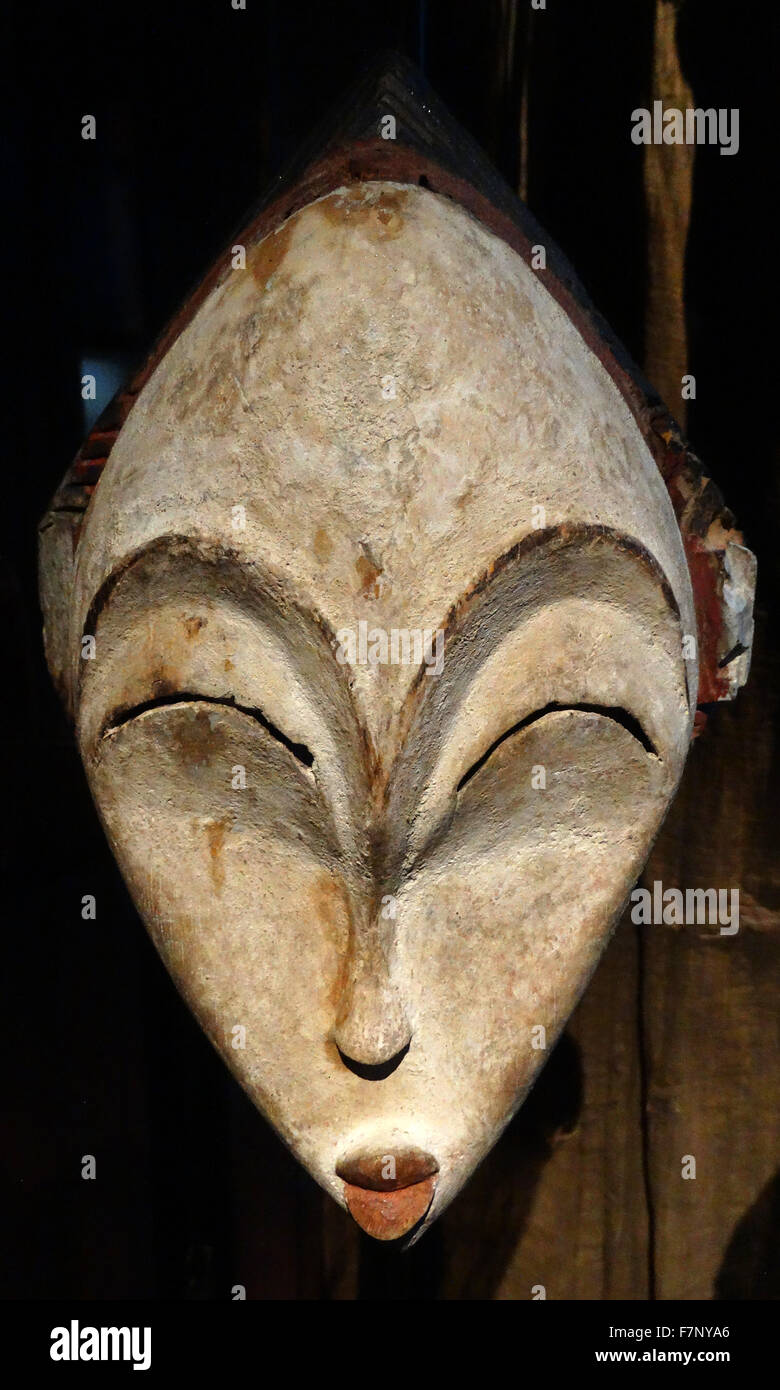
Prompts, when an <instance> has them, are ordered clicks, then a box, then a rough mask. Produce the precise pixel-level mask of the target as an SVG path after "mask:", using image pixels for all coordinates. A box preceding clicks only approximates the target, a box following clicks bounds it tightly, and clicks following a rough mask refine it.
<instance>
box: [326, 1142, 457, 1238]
mask: <svg viewBox="0 0 780 1390" xmlns="http://www.w3.org/2000/svg"><path fill="white" fill-rule="evenodd" d="M438 1173H439V1165H438V1163H437V1162H436V1159H435V1158H434V1157H433V1156H432V1155H431V1154H427V1153H423V1152H422V1150H421V1149H409V1148H407V1149H401V1150H397V1151H395V1152H385V1153H377V1152H373V1153H366V1152H361V1153H358V1154H354V1155H352V1156H351V1157H349V1158H346V1159H344V1160H342V1161H341V1162H340V1163H339V1164H338V1165H337V1167H336V1174H337V1176H338V1177H340V1178H341V1179H342V1181H343V1183H344V1198H345V1201H346V1203H347V1210H348V1211H349V1213H350V1216H352V1218H353V1219H354V1220H355V1221H356V1222H357V1224H358V1226H360V1228H361V1230H363V1231H365V1232H366V1235H369V1236H372V1237H373V1238H374V1240H398V1239H400V1237H401V1236H405V1235H408V1234H409V1232H410V1231H411V1230H412V1229H413V1227H415V1226H417V1225H418V1223H419V1222H420V1221H422V1219H423V1217H424V1216H425V1214H426V1212H427V1211H428V1208H429V1207H430V1205H431V1202H432V1201H433V1194H434V1191H435V1190H436V1180H437V1177H438Z"/></svg>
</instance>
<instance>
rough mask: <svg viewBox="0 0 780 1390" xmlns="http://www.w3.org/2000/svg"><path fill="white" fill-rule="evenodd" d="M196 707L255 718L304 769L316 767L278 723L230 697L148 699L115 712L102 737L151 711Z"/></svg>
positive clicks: (184, 693) (185, 694) (179, 695)
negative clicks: (219, 707) (215, 707)
mask: <svg viewBox="0 0 780 1390" xmlns="http://www.w3.org/2000/svg"><path fill="white" fill-rule="evenodd" d="M193 704H201V705H221V706H224V707H226V708H227V709H232V710H236V711H237V713H239V714H244V715H246V716H247V717H248V718H249V719H253V720H254V721H255V723H256V724H259V725H260V727H261V728H263V729H265V731H266V733H267V734H270V735H271V738H273V739H274V740H275V741H276V742H277V743H279V744H281V745H282V747H283V748H286V749H287V750H288V752H290V753H292V755H293V757H294V758H295V759H296V760H297V761H298V762H299V763H300V764H301V765H302V766H303V767H305V768H307V769H309V768H311V767H312V766H313V764H314V754H313V753H312V752H311V750H310V749H309V748H307V747H306V744H305V743H295V742H294V741H293V740H292V739H291V738H288V736H287V734H284V733H282V731H281V729H278V728H277V727H276V725H275V724H272V723H271V720H270V719H268V718H266V716H265V715H264V714H263V711H262V710H260V709H250V708H249V707H248V706H247V705H239V704H237V703H236V701H235V700H234V699H233V697H232V696H231V695H224V696H216V695H198V694H193V693H192V692H190V691H178V692H177V693H176V694H174V695H162V696H160V697H159V698H158V699H156V700H146V701H145V702H144V703H143V704H141V705H133V706H132V708H131V709H120V710H117V711H115V713H114V714H112V715H111V716H110V717H109V719H108V720H107V721H106V723H105V724H104V725H103V729H102V731H101V738H109V737H110V736H111V735H112V734H114V733H116V731H117V729H121V728H123V727H124V725H125V724H130V723H131V722H132V720H134V719H137V718H138V717H139V715H142V714H146V713H147V712H148V711H149V710H154V709H164V708H166V706H168V705H193Z"/></svg>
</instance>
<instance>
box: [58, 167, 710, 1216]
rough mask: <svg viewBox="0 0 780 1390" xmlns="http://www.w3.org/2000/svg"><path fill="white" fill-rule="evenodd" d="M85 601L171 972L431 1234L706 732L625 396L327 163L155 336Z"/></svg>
mask: <svg viewBox="0 0 780 1390" xmlns="http://www.w3.org/2000/svg"><path fill="white" fill-rule="evenodd" d="M44 568H45V571H46V566H44ZM55 570H56V565H55V564H54V561H50V562H49V570H48V573H49V574H50V575H51V574H52V573H54V572H55ZM47 583H48V586H49V590H51V587H52V583H53V581H52V580H51V578H49V580H46V574H44V600H45V601H46V594H47V592H48V591H47V587H46V585H47ZM69 592H70V598H69V606H68V613H67V622H68V627H67V637H66V639H65V642H64V646H65V647H66V649H67V669H66V670H65V673H64V681H65V684H66V685H67V686H68V688H69V690H70V693H71V703H72V708H73V711H74V715H75V719H76V726H77V732H78V739H79V746H80V749H81V754H82V757H83V760H84V764H85V767H86V770H87V774H88V777H89V782H90V786H91V788H92V792H93V796H94V798H95V802H96V805H97V807H98V810H99V812H100V815H101V818H102V820H103V823H104V825H105V828H106V832H107V834H108V837H109V840H110V843H111V845H112V848H113V850H114V853H115V854H116V857H117V860H118V862H119V864H120V866H121V869H122V872H123V874H124V876H125V878H126V880H127V883H128V885H129V888H130V890H131V892H132V894H133V897H134V899H135V902H136V904H137V907H138V911H139V913H140V914H141V916H142V917H143V918H144V920H145V922H146V924H147V927H148V929H149V931H150V933H151V935H152V937H153V939H154V941H155V943H156V945H157V947H158V949H159V951H160V954H161V956H162V958H163V960H164V961H165V963H166V965H167V967H168V969H169V970H170V972H171V974H172V975H173V977H174V979H175V981H176V983H177V985H178V987H179V989H180V990H181V991H182V993H183V995H184V996H185V998H186V999H187V1001H188V1003H189V1004H190V1006H191V1008H192V1009H193V1011H194V1012H195V1014H196V1015H197V1017H198V1019H199V1020H200V1022H201V1024H202V1026H203V1028H204V1029H205V1030H206V1032H207V1033H208V1035H209V1037H210V1038H211V1039H212V1041H213V1042H214V1045H215V1046H216V1047H217V1048H218V1050H219V1051H220V1052H221V1054H222V1055H223V1057H224V1059H225V1061H226V1062H227V1064H228V1065H229V1067H230V1068H231V1070H232V1071H233V1072H234V1074H235V1076H236V1077H237V1078H238V1080H239V1081H240V1082H241V1084H242V1085H243V1086H244V1087H245V1088H246V1090H247V1091H248V1092H249V1094H250V1095H251V1097H252V1098H253V1100H254V1101H255V1103H256V1104H257V1105H258V1107H259V1108H260V1109H261V1110H262V1111H263V1112H264V1113H265V1114H266V1115H267V1116H268V1118H269V1119H270V1120H271V1122H272V1123H273V1124H274V1126H275V1127H276V1129H277V1130H278V1132H279V1133H280V1135H281V1136H282V1137H283V1139H284V1140H285V1141H286V1142H287V1143H288V1144H289V1146H290V1147H291V1148H292V1150H293V1151H294V1153H295V1154H296V1155H297V1157H298V1158H299V1159H300V1161H301V1162H302V1163H303V1164H304V1165H305V1166H306V1167H307V1168H308V1170H309V1171H310V1172H311V1174H312V1175H313V1177H314V1178H315V1179H316V1180H317V1181H318V1182H319V1183H320V1184H321V1185H322V1186H323V1187H324V1188H325V1189H326V1190H327V1191H328V1192H329V1193H330V1194H331V1195H332V1196H333V1197H334V1198H335V1200H336V1201H337V1202H339V1203H341V1204H346V1205H348V1206H349V1208H350V1210H351V1211H352V1213H353V1215H354V1216H355V1218H356V1219H357V1220H358V1222H359V1223H360V1224H361V1225H362V1226H363V1227H364V1229H366V1230H367V1231H369V1232H370V1233H371V1234H373V1235H377V1236H380V1237H382V1238H394V1237H400V1236H406V1235H408V1234H409V1233H410V1232H413V1233H415V1234H416V1233H418V1232H419V1231H420V1230H422V1229H424V1227H425V1225H427V1224H428V1223H429V1222H431V1221H432V1220H433V1219H434V1218H435V1217H436V1216H437V1215H439V1214H440V1213H441V1212H442V1211H443V1210H444V1208H445V1207H446V1205H447V1204H448V1203H449V1202H450V1201H451V1200H452V1198H453V1197H454V1196H455V1194H456V1193H457V1192H458V1190H459V1188H460V1187H461V1186H462V1184H463V1183H464V1182H465V1181H466V1179H467V1178H468V1177H469V1175H470V1173H471V1172H472V1171H473V1169H474V1167H475V1166H476V1164H477V1163H479V1161H480V1159H481V1158H482V1157H483V1156H484V1154H485V1153H486V1151H487V1150H488V1149H489V1148H490V1146H491V1145H492V1144H493V1143H494V1142H495V1140H496V1138H497V1137H498V1135H499V1134H500V1132H501V1130H502V1128H503V1127H504V1126H505V1125H506V1123H507V1121H508V1120H509V1118H510V1117H511V1115H512V1114H513V1112H514V1110H515V1109H516V1108H517V1106H518V1105H519V1104H520V1102H521V1101H522V1099H523V1097H524V1096H525V1094H526V1092H527V1091H528V1089H529V1087H530V1085H531V1084H532V1082H533V1080H534V1078H535V1076H536V1074H537V1072H538V1071H539V1069H540V1067H541V1066H542V1065H543V1064H544V1062H545V1060H546V1058H547V1057H548V1055H549V1051H550V1049H551V1047H552V1045H553V1043H554V1041H555V1039H556V1037H557V1035H558V1033H559V1031H560V1029H561V1028H562V1027H563V1025H564V1023H565V1022H566V1019H567V1017H568V1015H569V1013H570V1012H571V1010H572V1008H573V1006H574V1004H575V1002H576V1000H577V998H578V996H579V995H580V993H581V992H582V990H583V988H584V986H585V984H586V983H587V980H588V978H589V975H590V972H591V971H592V970H593V968H594V966H595V964H596V962H597V960H598V958H599V955H600V953H601V951H602V949H603V947H604V945H605V943H606V941H607V939H608V936H609V934H610V931H611V929H612V927H613V926H614V923H615V921H616V918H617V916H618V915H619V913H620V910H621V907H622V905H623V904H624V902H625V900H626V898H627V895H628V894H629V892H630V890H631V888H632V886H633V885H634V883H635V881H636V878H637V876H638V874H639V872H640V870H641V868H642V866H643V863H644V861H645V858H646V856H647V853H648V851H649V848H650V846H651V843H652V841H653V838H654V836H655V835H656V832H657V830H658V828H659V825H660V823H661V820H662V818H663V816H664V813H665V811H666V809H667V807H668V805H669V802H670V799H671V797H672V795H673V793H674V790H675V787H676V785H677V782H678V780H679V777H680V774H681V771H682V767H683V763H684V760H685V756H686V752H687V749H688V745H689V740H690V736H691V729H692V722H693V714H694V706H695V699H696V690H697V669H696V659H695V646H694V648H693V649H691V650H690V651H688V653H687V655H688V658H689V659H687V660H686V650H685V647H684V640H683V639H684V638H685V636H686V634H695V633H696V631H697V628H696V617H695V614H694V605H693V597H692V591H691V582H690V577H689V570H688V565H687V563H686V558H685V553H684V549H683V543H682V539H681V534H680V530H679V527H678V523H677V520H676V517H675V514H674V511H673V508H672V505H671V502H670V500H669V495H668V493H667V490H666V488H665V486H664V483H663V481H662V478H661V476H660V473H659V471H658V467H657V465H656V462H655V460H654V458H653V457H652V455H651V453H650V451H649V449H648V446H647V443H646V441H645V438H644V436H643V434H642V432H641V431H640V428H639V426H638V424H637V421H636V419H635V417H634V415H633V414H632V412H631V411H630V410H629V408H628V406H627V405H626V403H625V401H624V399H623V397H622V395H621V394H620V392H619V391H618V388H617V386H616V385H615V384H614V381H613V379H612V377H611V376H610V375H609V374H608V372H607V371H606V369H605V368H604V366H603V365H602V363H601V362H600V361H599V360H598V358H597V357H596V355H595V354H594V353H593V352H592V351H591V349H590V348H589V347H588V346H587V345H586V343H585V341H584V339H583V338H582V337H581V336H580V334H579V332H578V330H577V329H576V328H575V326H574V325H573V323H572V322H571V320H570V319H569V318H568V317H567V315H566V314H565V313H564V311H563V310H562V308H561V307H560V306H559V304H558V303H556V302H555V300H554V299H553V297H552V296H551V295H550V294H549V293H548V291H547V289H546V288H545V287H544V284H543V283H542V280H541V279H540V277H538V276H537V275H536V274H535V273H534V272H533V271H532V270H531V269H529V267H528V266H527V265H526V263H525V262H524V261H523V260H522V259H521V257H520V256H519V255H518V254H517V253H516V252H515V251H514V250H512V249H511V248H510V246H509V245H507V244H506V243H505V242H504V241H503V240H500V239H499V238H498V237H496V236H495V235H493V234H492V233H491V232H490V231H488V230H487V229H486V228H485V227H484V226H483V225H481V223H480V222H478V221H477V220H476V219H475V218H474V217H473V216H472V215H471V214H470V213H469V212H467V211H465V210H464V209H463V208H462V207H460V206H458V205H457V204H456V203H453V202H451V201H449V200H447V199H445V198H443V197H441V196H439V195H437V194H436V193H434V192H432V191H429V190H428V189H426V188H419V187H410V186H401V185H399V184H394V183H388V182H384V183H383V182H373V183H371V182H369V183H367V184H364V185H361V186H360V187H359V188H357V190H355V189H345V188H342V189H340V190H336V191H335V192H332V193H329V194H328V195H327V196H325V197H323V198H320V199H318V200H317V201H314V202H312V203H309V204H308V205H306V206H304V207H303V208H302V209H301V210H299V211H298V212H297V213H295V214H294V215H293V216H291V217H290V218H289V219H288V220H287V221H286V222H285V223H284V224H283V226H282V228H281V230H279V231H277V232H272V233H270V234H269V235H267V236H266V237H265V238H264V239H263V240H261V241H260V242H259V243H257V244H255V245H253V246H249V247H248V248H247V260H246V266H245V268H238V269H235V270H232V271H231V272H230V273H228V274H227V275H225V276H223V278H222V280H221V282H220V283H219V284H218V285H217V286H216V288H214V289H212V290H211V292H210V293H208V294H207V295H206V297H205V298H204V299H203V302H202V303H201V306H200V308H199V309H198V310H197V312H196V313H195V315H194V317H193V318H192V319H191V321H190V322H189V324H188V325H187V326H186V327H185V328H184V330H183V331H182V332H181V333H180V335H179V336H178V337H177V338H176V339H175V341H174V342H173V344H172V346H171V347H170V348H169V349H168V350H167V352H165V353H164V354H163V356H162V358H161V360H160V361H159V364H158V365H157V367H156V369H155V371H154V373H153V374H152V375H151V377H150V378H149V380H148V381H147V383H146V385H145V386H144V387H143V390H142V391H141V393H140V395H139V396H138V398H137V400H136V401H135V404H134V405H133V409H132V411H131V413H130V414H129V417H128V418H127V420H126V423H124V425H123V427H122V429H121V432H120V434H119V437H118V439H117V441H116V443H115V444H114V447H113V449H112V451H111V455H110V458H109V460H108V463H107V464H106V466H105V468H104V469H103V472H102V477H101V480H100V484H99V486H98V488H97V489H96V491H95V494H94V497H93V498H92V501H91V505H90V507H89V511H88V513H87V517H86V522H85V526H84V529H83V532H82V534H81V537H80V541H79V545H78V551H77V557H76V562H75V569H74V573H73V576H72V587H71V589H70V590H69ZM54 607H55V605H54V600H53V599H52V600H50V602H49V610H50V612H51V611H52V610H53V609H54ZM55 616H56V615H55ZM52 621H54V619H52V618H49V625H50V626H51V622H52ZM60 626H62V621H61V622H60ZM84 634H87V635H89V636H93V637H94V639H95V641H94V659H88V660H82V659H81V657H82V636H83V635H84ZM88 645H89V644H88Z"/></svg>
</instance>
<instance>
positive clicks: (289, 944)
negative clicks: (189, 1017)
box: [88, 708, 350, 1128]
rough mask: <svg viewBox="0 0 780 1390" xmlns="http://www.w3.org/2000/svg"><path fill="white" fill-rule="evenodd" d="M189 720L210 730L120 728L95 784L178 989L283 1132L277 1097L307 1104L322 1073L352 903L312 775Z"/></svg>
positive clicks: (237, 727)
mask: <svg viewBox="0 0 780 1390" xmlns="http://www.w3.org/2000/svg"><path fill="white" fill-rule="evenodd" d="M198 713H199V714H200V716H202V717H204V718H206V719H207V720H208V718H209V717H212V718H213V719H214V727H213V728H209V727H208V725H206V726H204V727H203V728H201V729H200V730H198V728H197V725H196V724H195V723H194V719H195V716H194V715H193V712H192V711H183V710H181V711H175V710H173V709H172V708H171V709H167V710H164V711H157V712H155V713H154V714H153V715H152V714H150V715H144V716H142V717H141V719H140V720H138V721H136V722H134V723H133V724H132V725H126V726H124V727H123V728H122V729H121V730H119V731H117V734H116V735H115V736H114V737H113V738H112V740H111V743H110V746H106V747H105V749H104V750H103V751H102V753H101V755H100V756H99V757H98V758H97V759H96V760H94V761H93V762H92V763H91V765H90V766H89V767H88V774H89V779H90V784H91V787H92V792H93V795H94V798H95V801H96V803H97V805H98V808H99V811H100V814H101V818H102V820H103V823H104V825H105V828H106V831H107V834H108V837H109V840H110V842H111V844H112V847H113V849H114V852H115V855H116V857H117V860H118V862H119V865H120V868H121V870H122V873H123V876H124V878H125V881H126V882H127V884H128V887H129V889H130V892H131V894H132V896H133V899H134V901H135V903H136V906H137V908H138V911H139V913H140V915H141V916H142V917H143V919H144V921H145V923H146V926H147V929H148V931H149V933H150V935H151V937H152V939H153V941H154V943H155V945H156V947H157V949H158V950H159V952H160V954H161V956H162V958H163V960H164V962H165V964H166V966H167V968H168V969H169V971H170V973H171V974H172V976H173V978H174V980H175V982H176V984H177V986H178V987H179V989H180V990H181V992H182V993H183V994H184V996H185V998H186V999H187V1001H188V1003H189V1004H190V1006H191V1007H192V1009H193V1011H194V1012H195V1014H196V1016H197V1017H198V1019H199V1021H200V1022H201V1024H202V1026H203V1027H204V1028H205V1030H206V1032H207V1033H208V1034H209V1036H210V1037H211V1039H212V1041H213V1042H214V1043H215V1045H216V1046H217V1047H218V1048H219V1050H220V1051H221V1052H222V1054H223V1056H224V1057H225V1060H226V1061H227V1062H228V1064H229V1065H230V1066H231V1069H232V1070H233V1071H234V1072H235V1073H236V1075H237V1076H238V1078H239V1080H240V1081H241V1083H242V1084H243V1085H245V1086H246V1087H247V1089H248V1090H250V1092H251V1093H252V1095H253V1099H254V1100H255V1101H256V1103H257V1104H259V1105H261V1106H262V1107H263V1109H265V1110H266V1111H267V1113H269V1116H270V1117H271V1118H272V1119H273V1120H274V1123H277V1124H278V1125H279V1126H280V1127H285V1126H287V1127H288V1128H289V1125H288V1120H286V1119H285V1117H284V1115H283V1114H282V1113H281V1109H280V1105H279V1103H278V1102H277V1100H275V1099H274V1098H275V1097H278V1096H283V1095H284V1094H285V1093H286V1094H288V1095H289V1096H290V1097H291V1098H294V1097H298V1098H301V1097H302V1096H303V1097H304V1099H305V1093H306V1089H307V1086H308V1085H309V1081H310V1080H311V1078H316V1076H317V1075H318V1074H319V1073H322V1075H323V1076H324V1075H325V1074H326V1073H327V1072H328V1071H329V1070H332V1067H333V1056H332V1055H331V1054H332V1051H333V1048H332V1045H331V1044H329V1043H328V1038H329V1035H330V1033H331V1032H332V1027H333V1017H334V1013H335V1007H336V1003H337V1000H338V997H339V995H340V992H341V990H342V988H343V978H342V977H343V962H344V960H345V958H346V955H347V945H348V940H349V930H350V906H349V897H348V894H347V889H346V886H345V884H344V882H343V879H342V876H341V875H340V873H339V871H338V867H337V865H336V861H335V858H334V854H333V848H332V844H331V834H330V827H329V824H328V819H327V813H326V812H325V811H324V810H323V808H322V806H321V804H320V801H319V798H318V797H317V794H316V788H315V787H314V784H313V781H312V780H311V779H310V778H309V776H308V774H307V773H303V772H302V773H300V774H299V773H297V772H294V773H293V772H291V769H290V766H289V759H288V760H287V761H285V759H286V756H287V755H286V754H285V750H275V749H269V748H268V747H267V746H266V744H265V742H264V740H263V738H262V736H261V735H257V734H256V733H255V732H254V731H252V730H250V731H248V732H247V731H246V730H243V728H242V725H241V722H240V721H241V716H239V715H236V714H234V713H232V712H230V711H220V712H219V713H218V715H217V716H215V717H214V716H204V715H203V711H202V710H201V711H199V712H198ZM183 749H184V750H186V753H185V752H183ZM238 767H241V768H243V769H244V773H245V778H244V779H237V774H236V771H235V769H236V768H238ZM239 783H241V784H239ZM237 1030H238V1031H237ZM301 1104H303V1100H301ZM315 1108H316V1106H315Z"/></svg>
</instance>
